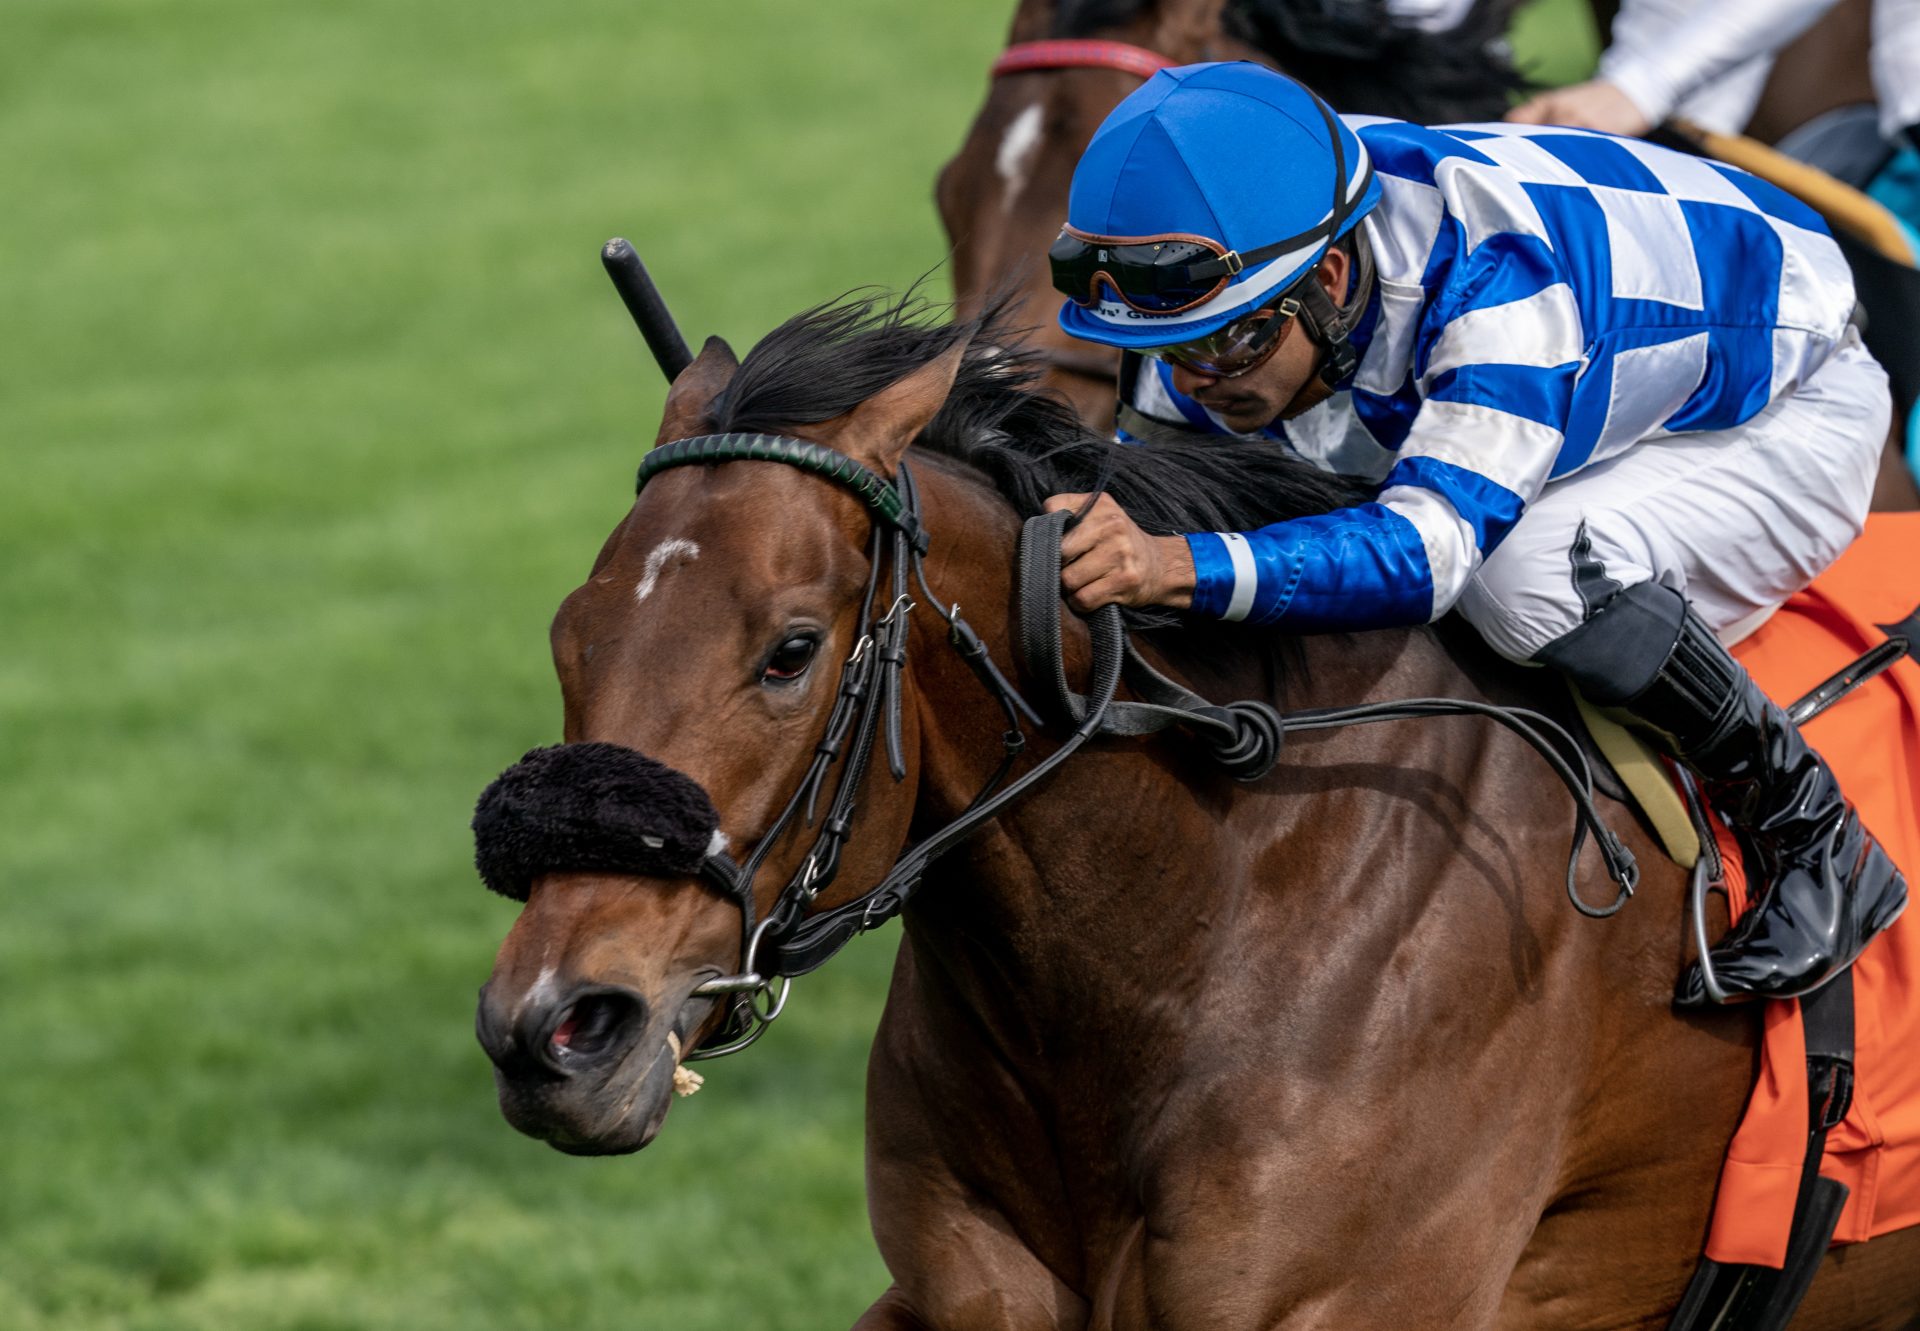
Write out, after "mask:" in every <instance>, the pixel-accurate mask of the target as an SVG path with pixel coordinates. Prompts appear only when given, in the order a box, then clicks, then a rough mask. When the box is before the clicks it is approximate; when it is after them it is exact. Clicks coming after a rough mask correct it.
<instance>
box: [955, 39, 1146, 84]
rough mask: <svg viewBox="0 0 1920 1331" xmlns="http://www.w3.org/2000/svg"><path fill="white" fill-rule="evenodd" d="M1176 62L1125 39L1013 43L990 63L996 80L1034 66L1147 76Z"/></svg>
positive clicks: (1028, 69)
mask: <svg viewBox="0 0 1920 1331" xmlns="http://www.w3.org/2000/svg"><path fill="white" fill-rule="evenodd" d="M1177 63H1178V62H1177V61H1174V60H1169V59H1168V58H1167V57H1166V56H1163V55H1161V54H1160V53H1159V52H1158V51H1149V50H1148V49H1147V48H1146V47H1144V46H1129V45H1127V43H1125V42H1083V41H1053V42H1017V43H1015V44H1014V45H1012V46H1009V47H1008V48H1007V49H1006V50H1004V51H1002V52H1001V53H1000V58H999V59H998V60H995V61H994V62H993V70H992V75H993V77H994V78H996V79H997V78H999V77H1000V76H1001V75H1002V74H1025V73H1029V72H1030V71H1032V70H1036V69H1117V70H1119V71H1120V72H1121V73H1123V74H1132V75H1135V76H1136V77H1138V78H1143V79H1150V78H1152V77H1153V76H1154V74H1155V73H1157V72H1158V71H1160V70H1163V69H1171V68H1173V66H1174V65H1175V64H1177Z"/></svg>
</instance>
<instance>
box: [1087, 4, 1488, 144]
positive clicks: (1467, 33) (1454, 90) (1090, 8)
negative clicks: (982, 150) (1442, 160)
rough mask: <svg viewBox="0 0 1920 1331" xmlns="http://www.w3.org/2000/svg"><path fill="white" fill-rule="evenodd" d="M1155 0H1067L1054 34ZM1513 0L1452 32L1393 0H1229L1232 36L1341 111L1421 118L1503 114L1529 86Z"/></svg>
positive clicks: (1092, 29) (1113, 23)
mask: <svg viewBox="0 0 1920 1331" xmlns="http://www.w3.org/2000/svg"><path fill="white" fill-rule="evenodd" d="M1151 4H1152V0H1061V3H1060V6H1059V8H1058V9H1057V10H1056V11H1055V13H1054V25H1053V26H1054V35H1055V36H1057V37H1089V36H1092V35H1094V34H1096V33H1099V32H1102V31H1107V30H1110V29H1113V28H1116V27H1119V26H1121V25H1122V24H1124V23H1126V22H1127V21H1128V20H1130V19H1133V18H1136V17H1138V16H1139V15H1140V13H1141V11H1142V10H1145V9H1146V8H1148V7H1149V6H1150V5H1151ZM1514 8H1515V2H1514V0H1477V3H1476V4H1475V5H1474V7H1473V10H1472V12H1471V13H1469V14H1468V16H1467V17H1466V19H1465V20H1464V21H1463V22H1462V23H1461V24H1460V26H1459V27H1457V28H1454V29H1453V30H1452V31H1450V32H1438V33H1433V32H1422V31H1421V30H1420V29H1418V28H1415V27H1411V26H1408V25H1407V24H1404V23H1399V22H1396V21H1395V20H1394V19H1393V18H1392V17H1391V16H1390V15H1389V14H1388V13H1387V6H1386V0H1228V3H1227V7H1226V12H1225V14H1224V15H1223V16H1222V23H1223V26H1224V27H1225V28H1226V31H1227V33H1228V35H1229V36H1231V37H1234V38H1236V39H1238V40H1240V41H1243V42H1246V43H1247V44H1248V45H1249V46H1252V47H1253V48H1254V49H1256V50H1258V51H1261V52H1263V53H1264V54H1265V55H1266V56H1267V58H1268V59H1270V60H1272V61H1273V62H1274V64H1275V65H1277V66H1278V67H1279V68H1281V69H1283V70H1285V71H1286V72H1287V73H1289V74H1293V75H1295V76H1297V77H1299V78H1301V79H1303V80H1305V81H1306V82H1307V83H1308V85H1309V86H1311V87H1312V88H1313V90H1314V91H1315V92H1317V93H1319V94H1320V95H1321V96H1322V97H1324V98H1326V99H1327V101H1329V102H1331V103H1332V104H1333V105H1334V106H1335V107H1338V108H1339V109H1340V110H1342V111H1348V112H1355V113H1358V114H1362V115H1379V116H1392V117H1394V118H1395V119H1397V120H1412V121H1417V122H1419V123H1421V124H1427V125H1437V124H1451V123H1455V122H1459V121H1474V120H1498V119H1499V118H1500V117H1501V116H1502V115H1504V114H1505V113H1506V109H1507V104H1508V94H1509V93H1510V92H1512V91H1514V90H1515V89H1517V88H1519V87H1521V86H1522V83H1523V80H1522V79H1521V78H1520V76H1519V75H1518V74H1517V73H1515V71H1514V68H1513V62H1512V60H1511V59H1510V57H1509V55H1508V53H1507V51H1506V47H1505V43H1504V41H1503V40H1502V39H1503V38H1504V37H1505V36H1506V31H1507V25H1508V23H1509V22H1510V21H1511V20H1512V17H1513V11H1514Z"/></svg>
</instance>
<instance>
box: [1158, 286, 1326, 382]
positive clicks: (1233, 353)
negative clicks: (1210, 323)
mask: <svg viewBox="0 0 1920 1331" xmlns="http://www.w3.org/2000/svg"><path fill="white" fill-rule="evenodd" d="M1299 313H1300V302H1299V301H1298V300H1296V299H1294V298H1293V297H1292V296H1288V297H1286V298H1285V299H1283V300H1281V301H1280V302H1279V304H1277V305H1270V306H1262V307H1261V308H1260V309H1257V310H1255V311H1254V312H1253V313H1251V314H1248V315H1245V316H1243V317H1241V318H1238V319H1235V320H1234V321H1233V322H1232V323H1230V324H1228V325H1226V326H1225V327H1224V328H1220V329H1217V330H1215V331H1214V332H1211V333H1208V334H1207V335H1206V336H1205V337H1196V338H1194V339H1192V340H1191V341H1188V342H1176V343H1174V344H1173V345H1171V346H1165V347H1160V348H1158V349H1157V350H1156V351H1155V352H1154V353H1153V354H1155V355H1157V356H1159V357H1160V359H1162V360H1164V361H1170V362H1172V363H1173V364H1175V365H1178V366H1181V367H1182V368H1184V369H1188V370H1191V371H1192V372H1193V373H1195V374H1201V375H1205V376H1206V377H1207V378H1209V379H1237V378H1239V377H1240V376H1241V375H1243V374H1247V373H1249V372H1251V371H1253V370H1256V369H1258V368H1259V367H1260V366H1262V365H1264V364H1266V362H1267V359H1268V358H1269V357H1271V356H1272V355H1273V353H1274V352H1275V351H1276V350H1278V349H1279V347H1280V344H1281V343H1282V342H1284V341H1286V335H1287V333H1288V331H1289V330H1290V329H1291V328H1292V327H1293V319H1294V316H1295V315H1297V314H1299Z"/></svg>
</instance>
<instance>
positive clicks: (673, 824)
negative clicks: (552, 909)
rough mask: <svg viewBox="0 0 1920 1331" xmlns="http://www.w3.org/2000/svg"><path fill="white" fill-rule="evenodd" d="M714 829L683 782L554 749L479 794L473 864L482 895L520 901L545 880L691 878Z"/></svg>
mask: <svg viewBox="0 0 1920 1331" xmlns="http://www.w3.org/2000/svg"><path fill="white" fill-rule="evenodd" d="M719 828H720V815H719V814H718V813H716V812H714V808H713V801H712V800H710V799H708V798H707V792H706V791H704V790H702V789H701V788H700V785H699V783H698V782H696V781H695V780H694V779H693V778H692V777H690V776H687V775H686V774H685V773H682V772H676V771H674V770H673V768H671V767H668V766H667V765H666V764H665V763H659V762H655V761H654V760H653V759H651V758H649V757H647V756H646V755H645V754H644V753H637V752H635V751H634V750H632V749H628V748H623V747H622V746H620V745H618V744H602V743H599V742H598V741H594V742H590V743H585V744H556V745H554V746H552V747H551V748H545V749H535V750H533V752H531V753H529V754H528V755H527V756H526V757H524V758H522V759H521V760H520V761H519V762H517V763H515V764H514V765H513V766H512V767H509V768H508V769H507V770H506V771H504V772H502V773H501V774H500V777H499V779H498V780H496V781H495V782H494V783H493V784H492V785H490V786H488V787H487V788H486V789H485V790H484V791H482V792H481V793H480V802H479V804H477V805H476V806H474V810H473V863H474V867H475V868H477V869H479V870H480V877H481V878H482V879H484V880H485V882H486V884H487V886H488V887H490V888H492V889H493V890H494V891H496V892H498V893H499V894H500V895H501V896H503V897H510V898H512V899H513V900H515V901H525V900H526V899H527V893H528V892H529V891H531V890H532V888H533V880H534V879H536V878H538V877H540V876H541V875H542V874H548V873H565V872H570V871H571V872H586V873H593V872H599V873H621V874H644V875H647V876H651V877H681V876H684V875H687V874H695V873H698V872H699V871H700V865H701V862H702V861H703V860H705V859H706V858H707V855H708V853H709V851H710V850H711V849H712V847H713V845H714V841H715V834H716V833H717V832H718V831H719Z"/></svg>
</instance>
